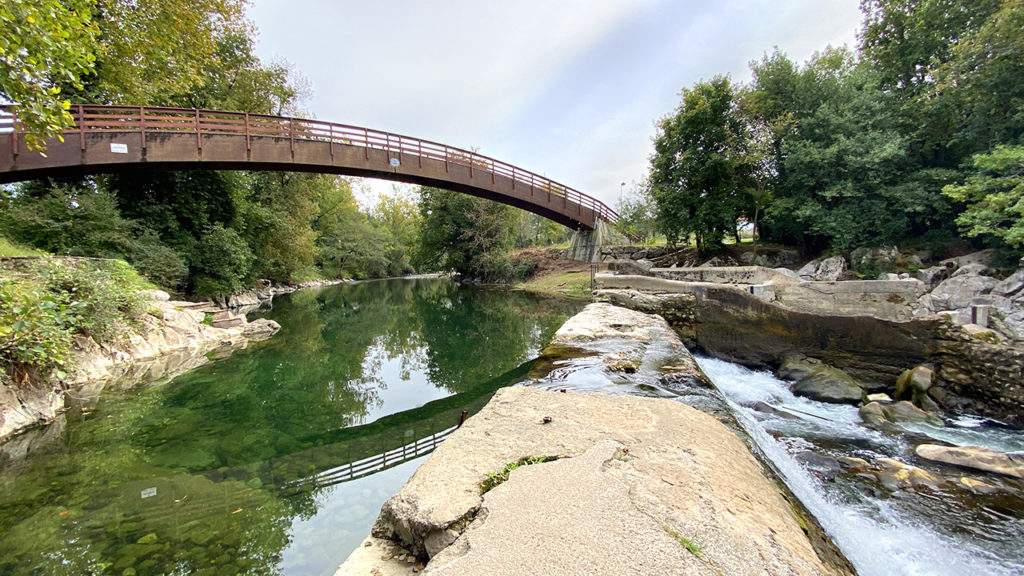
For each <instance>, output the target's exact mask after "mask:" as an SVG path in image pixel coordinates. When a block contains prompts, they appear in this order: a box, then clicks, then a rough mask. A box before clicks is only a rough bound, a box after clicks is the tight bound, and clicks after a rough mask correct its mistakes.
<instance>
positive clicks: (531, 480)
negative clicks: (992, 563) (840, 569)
mask: <svg viewBox="0 0 1024 576" xmlns="http://www.w3.org/2000/svg"><path fill="white" fill-rule="evenodd" d="M538 456H547V457H550V458H551V459H552V460H553V461H547V462H540V463H531V464H532V465H521V466H518V467H517V468H516V469H515V470H514V471H512V472H511V473H510V474H509V475H508V479H507V480H506V481H505V482H503V483H501V484H500V485H498V486H496V487H494V488H493V489H491V490H489V491H487V492H486V493H483V494H481V482H482V481H484V480H486V479H487V478H488V474H490V473H493V472H495V471H497V470H501V469H503V467H506V466H507V464H508V463H510V462H511V463H515V462H520V461H521V460H524V459H528V458H530V457H538ZM695 487H699V490H696V489H695ZM373 534H374V536H376V537H378V538H389V539H394V540H399V541H400V542H401V546H402V547H403V548H404V549H406V550H409V551H410V552H411V553H412V554H414V555H416V556H417V557H419V558H421V559H423V558H426V557H427V556H430V561H429V563H428V564H427V565H426V567H425V569H424V573H425V574H434V575H437V576H441V575H448V574H488V575H495V576H500V575H510V576H511V575H519V574H553V575H557V574H584V573H585V574H633V575H636V576H643V575H647V574H650V575H652V576H653V575H656V574H657V575H661V574H713V573H716V572H720V573H722V574H794V575H797V574H800V575H811V574H832V573H836V572H837V570H835V569H833V568H831V567H826V566H824V565H823V564H822V562H821V560H820V559H819V558H818V556H817V554H815V552H814V549H813V548H812V547H811V544H810V542H809V540H808V537H807V536H806V535H805V534H804V531H803V530H802V529H801V527H800V522H799V521H798V520H797V518H796V517H795V516H794V514H793V509H792V507H791V505H790V504H789V503H788V502H787V501H786V500H785V498H784V497H783V495H782V494H781V493H780V490H779V488H778V487H777V486H776V485H775V484H773V482H772V481H771V480H769V479H768V478H767V477H766V476H765V473H764V468H763V466H762V465H761V464H760V463H759V462H758V461H757V460H756V459H755V458H754V457H753V456H752V455H751V454H750V452H749V449H748V448H747V447H746V445H745V444H744V443H743V441H742V440H741V439H740V438H739V437H738V436H737V435H736V434H735V433H734V432H733V431H731V430H730V429H729V428H728V427H726V426H725V425H723V424H721V423H719V422H718V421H717V420H715V419H714V418H713V417H711V416H709V415H707V414H704V413H702V412H699V411H697V410H694V409H691V408H689V407H688V406H685V405H683V404H681V403H679V402H675V401H672V400H667V399H656V398H637V397H631V396H608V395H603V394H573V393H565V394H562V393H557V392H546V391H543V390H539V389H537V388H533V387H528V386H512V387H509V388H503V389H501V390H499V391H498V392H497V393H496V394H495V395H494V397H493V398H492V399H491V400H490V402H489V403H488V404H487V406H486V407H484V409H483V410H482V411H481V412H480V413H478V414H477V415H475V416H473V417H472V418H470V419H469V420H467V421H466V423H465V424H464V425H463V426H462V427H461V428H459V429H458V430H456V431H455V432H453V433H452V434H451V435H450V436H449V437H448V438H447V439H446V440H445V441H444V443H442V444H441V445H440V446H439V447H438V448H437V449H436V450H435V451H434V452H433V453H432V454H431V455H430V456H429V457H428V458H427V460H426V461H425V462H424V463H423V464H422V465H420V467H419V469H417V470H416V472H415V473H414V474H413V476H412V477H411V478H410V479H409V481H408V482H407V483H406V485H405V486H404V487H403V488H402V489H401V490H399V492H398V493H397V494H396V495H395V496H393V497H392V498H391V499H389V500H388V501H387V502H386V503H385V504H384V506H383V508H382V509H381V513H380V516H379V518H378V519H377V522H376V524H375V525H374V528H373ZM428 542H434V543H435V545H429V549H428ZM448 542H450V544H448V545H447V546H443V544H445V543H448ZM681 542H682V543H683V545H680V544H681ZM687 544H689V546H687ZM697 546H699V547H700V548H702V549H704V550H707V551H708V552H707V556H708V557H709V558H712V559H713V562H714V564H713V566H712V567H710V568H709V567H708V565H707V563H708V560H707V559H705V558H704V555H703V553H695V552H694V549H696V547H697ZM379 557H380V556H378V558H379ZM367 572H368V571H363V572H360V573H361V574H366V573H367Z"/></svg>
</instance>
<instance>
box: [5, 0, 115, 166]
mask: <svg viewBox="0 0 1024 576" xmlns="http://www.w3.org/2000/svg"><path fill="white" fill-rule="evenodd" d="M92 5H93V3H92V2H90V1H88V0H5V1H4V2H3V3H0V101H4V100H6V101H7V102H10V103H14V104H17V114H18V119H19V121H21V122H22V123H23V124H24V125H25V127H26V128H27V129H28V131H29V133H28V134H27V135H26V140H27V143H28V145H29V147H42V146H44V139H45V138H49V137H52V136H59V133H60V131H61V130H62V129H65V128H70V127H71V126H72V125H73V124H74V120H73V119H72V118H71V115H70V114H69V113H68V112H67V110H68V108H70V106H71V102H70V101H69V100H68V97H67V95H66V93H63V92H62V88H61V87H62V86H69V87H71V88H81V87H82V82H83V81H84V78H85V77H86V76H88V75H89V74H91V73H92V71H93V67H94V64H95V61H96V49H97V47H98V43H97V40H96V37H97V36H98V35H99V33H100V30H99V27H98V26H96V24H95V22H93V20H92Z"/></svg>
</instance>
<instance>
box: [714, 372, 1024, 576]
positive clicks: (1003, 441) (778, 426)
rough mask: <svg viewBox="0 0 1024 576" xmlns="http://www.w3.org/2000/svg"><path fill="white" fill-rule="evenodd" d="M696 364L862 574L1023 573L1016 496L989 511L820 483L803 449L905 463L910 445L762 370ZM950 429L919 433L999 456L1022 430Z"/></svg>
mask: <svg viewBox="0 0 1024 576" xmlns="http://www.w3.org/2000/svg"><path fill="white" fill-rule="evenodd" d="M698 363H699V364H700V366H701V368H702V369H703V370H704V371H705V373H707V375H708V376H709V377H710V378H711V379H712V381H714V383H715V385H716V386H717V387H718V388H719V390H721V391H722V393H723V394H724V395H725V396H726V398H727V402H728V403H729V405H730V407H731V408H732V410H733V412H734V415H735V417H736V419H737V420H738V421H739V423H740V425H741V426H743V428H744V429H745V430H746V431H747V433H748V434H749V436H750V437H751V439H752V440H753V442H754V443H756V444H757V447H758V448H759V449H760V450H761V452H762V453H763V454H764V455H765V457H766V458H767V459H768V460H770V461H771V462H772V464H773V465H774V467H775V468H776V469H777V470H778V472H779V474H780V475H781V476H782V477H783V479H784V481H785V482H786V484H787V485H788V486H789V488H790V490H791V491H792V492H793V493H794V494H795V495H796V496H797V497H798V498H799V499H800V500H801V501H802V502H803V504H804V506H806V507H807V509H808V510H810V511H811V513H812V514H814V516H815V517H816V518H817V519H818V521H819V522H820V523H821V525H822V527H823V528H824V529H825V531H826V532H828V534H829V535H830V536H831V537H832V539H833V540H834V541H835V542H836V544H837V545H838V546H839V548H840V549H841V550H842V551H843V553H844V554H845V555H846V557H847V558H848V559H849V560H850V561H851V562H852V563H853V565H854V566H855V568H856V570H857V572H858V573H859V574H860V575H861V576H890V575H905V576H917V575H938V576H945V575H949V576H953V575H963V574H973V575H979V576H980V575H981V574H984V575H986V576H1012V575H1017V576H1019V575H1020V574H1024V549H1021V548H1020V545H1019V542H1020V541H1021V540H1020V539H1021V537H1022V533H1024V515H1022V511H1024V506H1022V504H1021V502H1020V498H1019V497H1014V496H1009V497H1008V498H1009V499H1010V500H1013V501H1014V502H1012V503H1010V504H1009V505H1008V506H1006V507H1003V506H998V507H994V506H989V505H986V504H985V503H982V502H980V501H979V502H975V501H974V500H973V498H967V499H958V498H956V497H954V496H953V495H949V494H945V493H935V492H918V493H915V492H910V491H907V492H904V491H899V492H895V493H891V494H889V493H880V492H879V491H877V490H875V489H874V488H872V487H869V486H866V485H864V483H859V482H858V481H857V479H855V478H854V479H850V478H836V479H834V480H829V479H824V480H823V479H822V478H820V477H819V476H817V475H815V474H814V473H813V471H812V470H811V469H810V468H809V467H806V466H805V465H803V464H802V463H801V461H800V459H798V457H797V456H798V455H799V454H801V453H804V452H808V451H810V452H814V453H817V454H828V455H830V456H841V455H848V456H855V457H861V458H870V457H871V456H872V455H877V456H882V457H891V458H895V459H901V460H903V461H907V459H908V458H909V456H908V452H909V450H910V447H909V446H907V445H905V444H904V443H903V441H902V440H901V438H900V437H899V436H888V435H884V434H881V433H878V432H874V431H872V430H870V429H867V428H865V427H863V426H861V425H860V419H859V417H858V415H857V409H856V408H855V407H853V406H847V405H836V404H823V403H820V402H814V401H811V400H807V399H804V398H799V397H796V396H794V395H793V394H792V393H791V392H790V391H789V387H788V385H787V384H786V383H785V382H782V381H780V380H778V379H776V378H775V377H774V376H772V375H771V374H770V373H768V372H759V371H752V370H748V369H746V368H744V367H742V366H739V365H736V364H731V363H729V362H724V361H721V360H715V359H710V358H698ZM759 402H763V403H765V404H768V405H769V406H771V407H773V408H778V409H782V410H786V411H788V412H790V413H792V414H795V415H799V416H800V418H799V419H787V418H784V417H781V416H780V415H778V414H769V413H765V412H759V411H757V410H755V409H754V408H753V407H754V406H755V405H758V406H762V405H760V404H757V403H759ZM955 424H960V425H955V426H952V427H945V428H935V427H930V428H931V430H924V429H922V430H919V431H920V432H923V433H928V434H930V435H932V436H934V437H937V438H943V439H946V440H948V441H952V442H957V443H973V444H976V445H989V446H990V447H993V448H996V449H1000V448H1002V449H1004V450H1005V449H1011V450H1013V449H1017V450H1019V449H1020V446H1024V444H1021V443H1024V434H1022V433H1021V432H1020V431H1016V430H1007V429H989V430H984V429H983V428H982V427H980V426H979V424H980V420H978V419H961V421H959V422H958V423H955ZM965 440H966V441H965ZM972 506H973V508H972Z"/></svg>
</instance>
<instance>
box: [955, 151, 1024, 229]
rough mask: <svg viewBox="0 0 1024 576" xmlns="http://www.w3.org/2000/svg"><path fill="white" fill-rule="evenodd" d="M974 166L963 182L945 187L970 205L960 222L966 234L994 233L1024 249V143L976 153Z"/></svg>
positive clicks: (960, 217)
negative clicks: (1023, 144)
mask: <svg viewBox="0 0 1024 576" xmlns="http://www.w3.org/2000/svg"><path fill="white" fill-rule="evenodd" d="M973 166H974V170H973V173H972V174H971V175H970V176H969V177H968V178H967V180H966V181H965V182H964V183H963V184H959V185H949V186H946V187H945V188H943V189H942V192H943V193H944V194H946V195H947V196H949V197H951V198H953V199H954V200H957V201H958V202H965V203H966V204H967V209H966V210H964V212H963V213H962V214H961V215H960V216H959V217H958V218H957V219H956V222H957V224H959V225H960V228H961V229H962V230H963V232H964V234H966V235H967V236H970V237H975V236H995V237H996V238H1001V239H1002V240H1003V241H1004V242H1006V243H1007V244H1008V245H1010V246H1012V247H1014V248H1018V249H1019V248H1024V146H997V147H996V148H995V149H994V150H992V151H991V152H988V153H986V154H977V155H975V156H974V159H973Z"/></svg>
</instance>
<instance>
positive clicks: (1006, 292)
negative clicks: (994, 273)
mask: <svg viewBox="0 0 1024 576" xmlns="http://www.w3.org/2000/svg"><path fill="white" fill-rule="evenodd" d="M992 293H993V294H995V295H996V296H1005V297H1007V298H1013V297H1016V296H1024V268H1021V269H1020V270H1017V271H1016V272H1014V273H1013V274H1010V275H1009V276H1007V278H1006V280H1003V281H1001V282H999V283H998V284H996V285H995V286H994V287H993V288H992Z"/></svg>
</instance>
